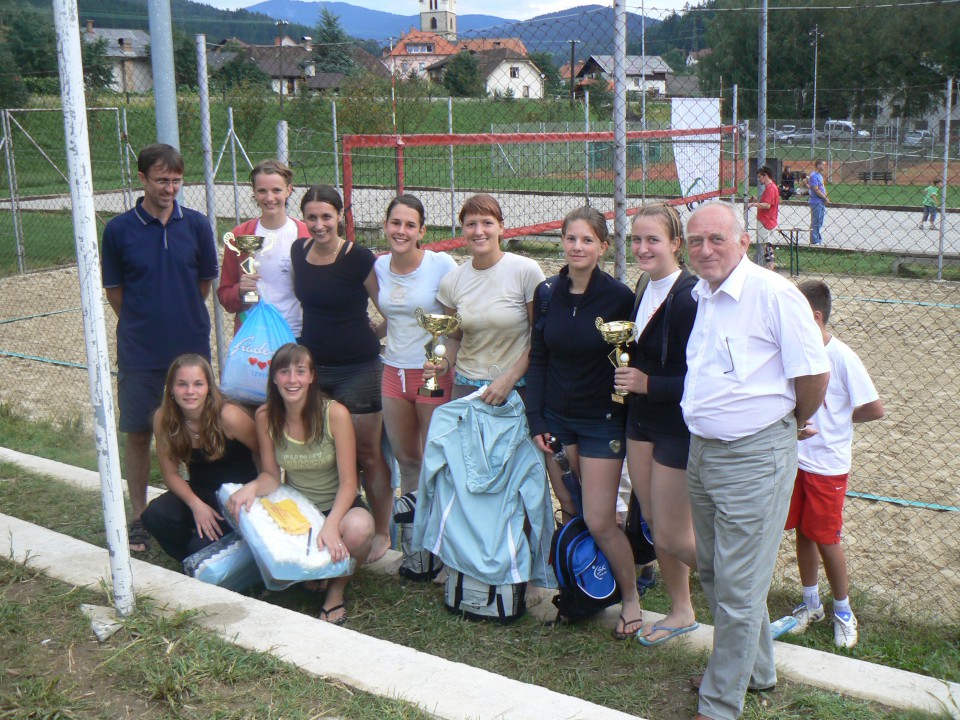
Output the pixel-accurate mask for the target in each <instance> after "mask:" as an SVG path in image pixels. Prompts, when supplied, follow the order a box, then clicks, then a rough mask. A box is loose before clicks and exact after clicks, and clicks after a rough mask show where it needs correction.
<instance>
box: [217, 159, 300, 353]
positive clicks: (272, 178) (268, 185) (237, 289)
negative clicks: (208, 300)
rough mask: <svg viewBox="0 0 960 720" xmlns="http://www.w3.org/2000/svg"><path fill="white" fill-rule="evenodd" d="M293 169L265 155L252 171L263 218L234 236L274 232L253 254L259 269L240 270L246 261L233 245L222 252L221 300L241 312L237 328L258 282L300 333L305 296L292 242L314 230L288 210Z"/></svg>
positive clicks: (235, 231)
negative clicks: (297, 285) (294, 271)
mask: <svg viewBox="0 0 960 720" xmlns="http://www.w3.org/2000/svg"><path fill="white" fill-rule="evenodd" d="M292 180H293V171H291V170H290V168H288V167H287V166H286V165H284V164H283V163H282V162H280V161H279V160H261V161H260V162H258V163H257V164H256V165H255V166H254V168H253V170H251V171H250V182H251V184H252V185H253V197H254V199H255V200H256V201H257V206H258V207H259V208H260V217H258V218H253V219H252V220H247V221H246V222H242V223H240V224H239V225H237V226H236V227H235V228H234V229H233V231H232V233H231V234H232V235H233V236H237V237H240V236H243V235H258V236H260V237H268V236H270V238H271V240H272V241H273V242H272V243H271V247H269V248H268V249H267V248H266V246H265V249H264V251H262V252H258V253H256V257H255V258H253V259H254V261H255V263H256V272H255V273H253V274H248V273H246V272H244V271H243V270H242V269H241V263H242V262H243V261H244V260H245V258H243V257H242V255H241V254H238V253H237V252H235V251H233V250H231V249H230V248H229V247H227V248H226V250H225V251H224V253H223V265H222V267H221V269H220V287H219V288H218V289H217V299H218V300H219V301H220V304H221V305H222V306H223V309H224V310H226V311H227V312H232V313H236V321H235V323H236V324H235V329H234V332H236V329H238V328H239V327H240V325H241V324H242V323H243V317H244V315H245V312H246V311H247V310H249V309H250V308H251V307H252V306H251V305H249V304H248V303H245V302H244V299H243V296H244V295H246V294H247V293H253V294H256V293H257V288H258V287H259V288H260V289H261V291H262V293H263V295H264V299H266V300H267V302H269V303H270V304H271V305H273V306H274V307H276V308H277V310H279V311H280V314H281V315H283V318H284V320H286V321H287V324H288V325H289V326H290V330H291V331H292V332H293V336H294V337H296V338H299V337H300V329H301V326H302V318H301V315H302V313H301V311H300V301H299V300H298V299H297V297H296V295H295V294H294V292H293V277H292V276H291V274H290V247H291V246H292V245H293V243H294V241H295V240H297V238H304V237H307V236H308V235H309V233H308V232H307V226H306V225H304V224H303V223H302V222H300V221H299V220H294V219H293V218H291V217H289V216H288V215H287V200H288V199H289V198H290V193H291V192H293V185H292Z"/></svg>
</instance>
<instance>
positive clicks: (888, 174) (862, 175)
mask: <svg viewBox="0 0 960 720" xmlns="http://www.w3.org/2000/svg"><path fill="white" fill-rule="evenodd" d="M857 179H859V180H860V182H870V181H873V182H881V181H882V182H883V183H884V184H885V185H889V184H890V183H891V182H893V170H863V171H861V172H858V173H857Z"/></svg>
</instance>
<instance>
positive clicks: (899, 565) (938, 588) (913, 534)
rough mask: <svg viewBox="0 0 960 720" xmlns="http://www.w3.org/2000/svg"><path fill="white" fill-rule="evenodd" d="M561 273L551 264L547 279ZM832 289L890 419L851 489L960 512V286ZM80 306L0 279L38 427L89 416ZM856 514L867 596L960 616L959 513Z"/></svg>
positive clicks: (875, 507)
mask: <svg viewBox="0 0 960 720" xmlns="http://www.w3.org/2000/svg"><path fill="white" fill-rule="evenodd" d="M552 265H554V263H550V262H544V266H545V268H544V269H545V271H546V272H547V273H548V274H550V273H551V272H555V269H554V268H553V267H551V266H552ZM829 282H830V283H831V287H832V290H833V294H834V310H833V317H832V318H831V323H832V326H833V332H834V333H835V334H836V335H837V337H839V338H841V339H843V340H844V341H845V342H846V343H847V344H849V345H850V346H851V347H852V348H854V349H855V350H856V351H857V352H858V353H859V354H860V356H861V357H862V358H863V360H864V363H865V364H866V366H867V369H868V370H869V371H870V373H871V375H872V377H873V379H874V382H875V383H876V385H877V389H878V390H879V392H880V395H881V398H882V399H883V401H884V404H885V406H886V410H887V417H886V418H884V419H883V420H882V421H880V422H875V423H870V424H866V425H863V426H860V427H858V430H857V435H856V440H855V443H854V466H853V470H852V473H851V476H850V489H851V490H853V491H855V492H860V493H870V494H873V495H878V496H881V497H893V498H902V499H905V500H909V501H917V502H923V503H935V504H939V505H946V506H952V507H960V490H958V483H957V482H956V468H958V467H960V451H958V448H960V421H958V410H957V397H958V396H960V361H958V358H960V333H958V332H957V328H958V327H960V286H958V285H957V284H956V283H933V282H929V281H926V280H913V279H878V278H864V277H836V276H832V277H830V278H829ZM79 308H80V297H79V286H78V283H77V271H76V268H69V269H61V270H54V271H50V272H44V273H36V274H31V275H26V276H21V277H13V278H5V279H3V280H0V352H2V353H3V355H0V402H3V403H8V404H11V405H13V406H14V407H16V408H18V409H19V410H20V411H21V412H23V413H26V414H27V415H29V416H31V417H35V418H47V419H53V420H58V421H61V422H63V421H72V420H76V419H80V420H81V421H85V420H86V419H87V418H89V415H90V411H89V400H88V398H89V391H88V389H87V373H86V372H85V371H84V370H83V369H82V368H76V367H66V366H62V365H56V364H53V362H51V361H59V362H64V363H72V364H76V365H85V364H86V359H85V346H84V340H83V328H82V317H81V313H80V309H79ZM45 313H55V314H45ZM104 314H105V316H106V322H107V328H108V338H109V343H108V344H109V352H110V353H111V356H112V355H113V353H114V351H115V345H114V337H113V333H114V327H115V318H114V316H113V313H112V311H111V310H110V308H109V306H107V305H104ZM229 327H230V324H229V323H228V328H229ZM228 333H229V330H228ZM12 354H16V355H19V356H29V357H32V358H40V359H24V358H23V357H14V356H12ZM85 425H87V426H89V423H88V422H85ZM847 508H848V511H847V523H846V527H845V542H846V543H847V547H848V549H849V551H848V557H849V559H850V570H851V575H852V579H853V582H854V584H855V586H856V587H857V588H859V589H860V590H862V591H865V592H867V593H869V594H870V595H871V596H873V597H875V598H876V599H877V600H878V601H882V602H889V603H891V604H892V605H896V606H905V605H909V607H910V612H911V613H914V614H915V613H916V612H917V610H918V609H921V611H922V612H928V613H929V614H931V615H935V616H943V615H946V616H949V617H953V618H954V619H956V618H957V617H958V616H960V512H940V511H935V510H931V509H925V508H918V507H902V506H899V505H894V504H891V503H888V502H873V501H868V500H863V499H857V498H849V499H848V503H847ZM791 546H792V542H788V541H785V542H784V544H783V549H782V553H781V569H780V573H781V574H782V577H783V578H784V579H787V580H790V581H792V580H793V579H795V570H794V563H795V556H794V553H793V551H792V547H791ZM917 603H919V605H918V604H917Z"/></svg>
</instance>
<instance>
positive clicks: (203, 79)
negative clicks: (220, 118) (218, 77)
mask: <svg viewBox="0 0 960 720" xmlns="http://www.w3.org/2000/svg"><path fill="white" fill-rule="evenodd" d="M195 39H196V44H197V91H198V93H197V94H198V98H199V102H200V147H201V150H202V152H203V184H204V190H205V191H206V200H207V220H208V221H209V222H210V227H211V228H212V229H213V237H214V238H216V237H217V190H216V187H215V185H214V176H213V137H212V131H211V129H210V86H209V84H208V82H207V36H206V35H203V34H197V36H196V38H195ZM214 242H216V240H214ZM217 247H218V248H219V243H217ZM219 287H220V278H219V277H218V278H214V281H213V297H214V298H216V297H217V290H218V289H219ZM223 324H224V323H223V306H222V305H220V303H218V302H217V301H216V300H214V301H213V329H214V335H215V336H216V338H217V367H218V368H219V369H220V372H221V373H222V372H223V363H224V360H226V356H227V342H226V339H225V337H224V330H223Z"/></svg>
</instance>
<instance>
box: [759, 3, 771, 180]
mask: <svg viewBox="0 0 960 720" xmlns="http://www.w3.org/2000/svg"><path fill="white" fill-rule="evenodd" d="M768 15H769V13H768V11H767V0H762V2H761V3H760V37H759V41H758V44H759V45H760V48H759V57H758V59H757V169H758V170H759V169H760V168H761V167H762V166H763V165H766V164H767V19H768Z"/></svg>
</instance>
